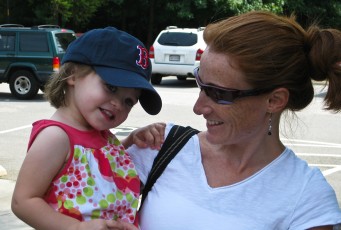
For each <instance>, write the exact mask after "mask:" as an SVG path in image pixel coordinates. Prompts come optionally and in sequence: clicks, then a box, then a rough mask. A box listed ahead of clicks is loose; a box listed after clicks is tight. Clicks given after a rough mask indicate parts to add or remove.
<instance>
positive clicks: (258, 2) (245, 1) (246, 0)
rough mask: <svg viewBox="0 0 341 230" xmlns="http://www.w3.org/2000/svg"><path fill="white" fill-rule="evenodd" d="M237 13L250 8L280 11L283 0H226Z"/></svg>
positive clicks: (250, 9)
mask: <svg viewBox="0 0 341 230" xmlns="http://www.w3.org/2000/svg"><path fill="white" fill-rule="evenodd" d="M226 2H227V3H228V4H229V5H230V6H231V9H233V10H235V11H236V13H237V14H241V13H245V12H248V11H252V10H266V11H271V12H275V13H282V12H283V6H284V3H285V1H284V0H226Z"/></svg>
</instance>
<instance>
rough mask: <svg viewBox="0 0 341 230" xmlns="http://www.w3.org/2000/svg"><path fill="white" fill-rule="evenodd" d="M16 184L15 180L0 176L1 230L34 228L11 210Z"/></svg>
mask: <svg viewBox="0 0 341 230" xmlns="http://www.w3.org/2000/svg"><path fill="white" fill-rule="evenodd" d="M2 173H4V171H2ZM14 186H15V181H12V180H5V179H1V178H0V205H1V206H0V230H32V229H33V228H31V227H29V226H28V225H27V224H25V223H24V222H22V221H21V220H20V219H19V218H17V217H16V216H15V215H14V214H13V212H12V210H11V200H12V194H13V190H14Z"/></svg>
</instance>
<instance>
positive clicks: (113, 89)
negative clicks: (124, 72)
mask: <svg viewBox="0 0 341 230" xmlns="http://www.w3.org/2000/svg"><path fill="white" fill-rule="evenodd" d="M105 86H106V87H107V89H108V90H109V91H110V92H112V93H115V92H116V91H117V86H114V85H109V84H105Z"/></svg>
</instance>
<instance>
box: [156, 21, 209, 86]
mask: <svg viewBox="0 0 341 230" xmlns="http://www.w3.org/2000/svg"><path fill="white" fill-rule="evenodd" d="M204 29H205V27H199V28H197V29H195V28H177V27H176V26H168V27H167V28H166V29H165V30H162V31H161V32H160V33H159V35H158V36H157V37H156V39H155V41H154V43H153V45H152V46H151V47H150V49H149V58H150V60H151V63H152V77H151V82H152V84H155V85H158V84H160V83H161V80H162V78H163V77H166V76H177V78H178V80H186V78H187V77H194V76H193V70H194V69H195V68H196V67H197V66H199V63H200V58H201V54H202V53H203V52H204V49H205V48H206V43H205V42H204V40H203V31H204Z"/></svg>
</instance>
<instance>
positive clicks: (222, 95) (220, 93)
mask: <svg viewBox="0 0 341 230" xmlns="http://www.w3.org/2000/svg"><path fill="white" fill-rule="evenodd" d="M194 76H195V80H196V82H197V85H198V87H199V88H200V90H204V92H205V94H206V95H207V96H208V97H209V98H211V99H212V100H213V101H214V102H216V103H218V104H222V105H229V104H232V103H233V101H234V100H236V99H238V98H241V97H249V96H257V95H260V94H263V93H268V92H271V91H272V90H274V89H275V88H274V87H271V88H264V89H249V90H238V89H229V88H223V87H219V86H212V85H206V84H204V83H203V82H202V81H201V80H200V77H199V67H197V68H195V69H194Z"/></svg>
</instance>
